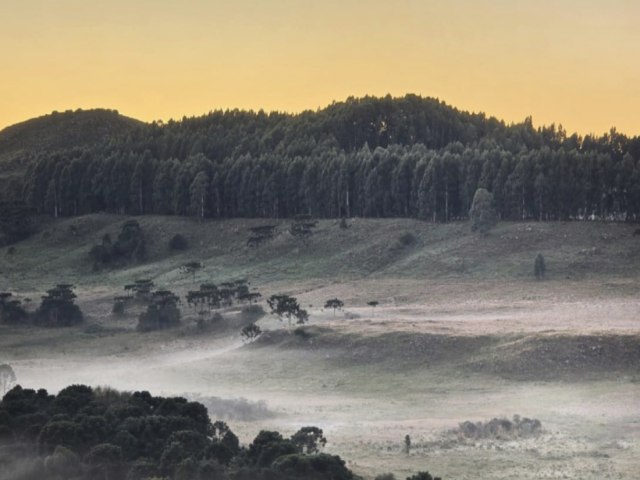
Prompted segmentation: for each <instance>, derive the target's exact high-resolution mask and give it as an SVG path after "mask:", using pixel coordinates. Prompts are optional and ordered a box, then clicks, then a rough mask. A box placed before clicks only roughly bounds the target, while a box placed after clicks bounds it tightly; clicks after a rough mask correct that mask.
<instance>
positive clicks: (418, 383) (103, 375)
mask: <svg viewBox="0 0 640 480" xmlns="http://www.w3.org/2000/svg"><path fill="white" fill-rule="evenodd" d="M131 220H136V221H138V222H139V224H140V225H141V227H142V230H143V232H144V235H145V237H146V239H147V259H146V261H144V262H141V263H135V262H133V263H131V264H128V265H126V266H123V267H121V268H113V269H102V270H99V271H94V270H93V268H92V262H91V261H90V260H89V258H88V255H87V253H88V251H89V249H90V248H91V246H92V245H95V244H97V243H99V242H101V241H102V238H103V236H104V235H105V234H109V235H110V236H111V237H112V238H115V236H116V235H117V233H118V232H119V231H120V229H121V227H122V226H123V224H124V223H125V222H127V221H131ZM265 223H271V224H274V225H276V226H277V233H276V235H275V237H274V238H273V240H271V241H270V242H267V243H265V244H263V245H262V246H260V247H258V248H250V247H248V246H247V245H246V241H247V238H248V237H249V235H250V232H249V230H248V229H249V228H250V227H254V226H259V225H264V224H265ZM38 225H39V231H38V232H37V233H36V234H35V235H33V236H32V237H31V238H29V239H26V240H23V241H21V242H18V243H17V244H15V245H14V246H13V247H12V248H13V249H14V250H10V248H11V247H4V248H1V249H0V291H2V290H7V289H9V290H11V291H12V292H14V293H16V294H17V296H18V297H19V298H22V299H24V298H25V297H29V298H31V299H33V300H32V301H31V302H28V305H29V306H28V309H29V310H30V311H33V310H34V309H35V308H36V305H37V300H36V299H38V298H39V296H40V295H42V293H43V292H44V291H45V290H46V289H48V288H50V287H51V286H52V285H53V284H55V283H58V282H70V283H74V284H75V285H76V286H77V288H76V293H77V294H78V298H77V303H78V304H79V306H80V307H81V308H82V311H83V313H84V314H85V316H86V322H85V323H84V324H82V325H79V326H76V327H69V328H38V327H33V326H25V327H23V326H12V325H0V352H2V353H3V358H2V360H3V361H4V362H8V363H10V364H11V365H12V366H13V367H14V369H15V372H16V375H17V376H18V377H19V379H20V382H23V385H28V386H38V387H40V386H42V387H45V388H48V389H50V390H57V389H60V388H62V387H63V386H65V385H69V384H78V383H86V384H90V385H105V384H108V385H112V386H113V387H116V388H120V389H125V390H140V389H148V390H153V391H162V392H166V393H171V394H172V395H180V396H185V397H187V398H201V397H204V398H206V397H208V396H215V397H216V398H218V400H220V398H222V399H224V402H225V403H226V404H229V405H238V406H239V407H241V406H242V405H247V402H249V404H250V405H264V402H267V404H266V405H268V412H273V413H274V415H265V416H261V417H259V418H253V419H250V420H246V421H239V420H238V419H234V428H236V426H237V433H238V435H239V437H240V439H241V441H242V442H244V443H248V442H250V440H251V438H253V437H255V435H256V434H257V433H258V432H259V431H260V430H274V429H276V428H277V427H278V428H280V427H282V428H285V429H286V430H287V432H286V433H293V432H295V431H296V430H297V429H298V428H300V426H303V425H309V424H311V423H313V424H317V425H320V426H321V427H322V428H323V429H325V430H326V431H327V433H328V434H330V438H331V439H332V441H331V444H329V445H327V450H328V451H329V452H335V453H341V454H342V453H343V452H344V456H345V458H346V459H348V461H349V462H350V463H349V465H350V468H353V469H354V471H355V472H357V473H358V474H361V475H362V476H363V478H365V479H367V480H372V479H373V478H375V475H377V474H378V473H379V472H381V471H394V472H397V473H399V474H401V475H400V476H398V477H397V478H406V476H407V475H409V474H410V470H413V471H417V470H419V469H424V468H425V466H428V468H429V469H430V470H431V471H436V472H439V473H440V472H442V475H443V476H445V475H446V478H475V477H476V476H477V471H478V468H479V467H478V465H481V466H482V469H483V478H487V479H492V480H498V479H504V478H531V479H533V478H537V477H536V475H537V472H538V471H539V470H536V468H538V467H539V466H540V465H541V464H543V465H544V467H545V469H547V470H545V471H549V472H556V471H562V472H567V477H569V478H599V476H598V475H599V472H601V471H603V470H607V471H611V472H613V473H614V474H615V475H614V476H615V477H616V478H633V474H634V473H635V472H636V471H637V458H638V450H639V446H640V443H638V429H637V418H635V417H634V415H633V413H635V410H634V408H633V407H634V406H635V405H636V404H637V398H638V394H639V391H638V385H639V383H638V372H639V371H640V370H639V369H640V355H639V354H638V352H639V351H640V350H639V346H640V336H639V334H638V322H637V314H638V302H637V298H638V295H639V294H640V282H638V271H639V267H640V265H639V263H640V255H639V253H640V252H639V251H638V247H639V244H638V237H637V236H634V232H635V227H634V226H633V225H630V224H622V223H620V224H619V223H602V222H518V223H516V222H501V223H499V224H498V226H497V227H496V228H494V229H493V230H491V231H490V232H489V233H488V234H487V235H480V234H477V233H472V232H470V230H469V225H468V223H467V222H451V223H448V224H437V223H436V224H434V223H427V222H423V221H418V220H412V219H366V218H364V219H363V218H357V219H351V220H349V221H348V228H346V229H345V228H340V221H338V220H320V221H319V223H318V225H317V227H316V228H315V230H316V231H315V233H314V234H313V235H312V236H311V237H310V238H309V239H308V241H307V242H306V244H304V243H302V242H300V241H297V240H296V239H295V238H293V237H292V236H291V235H290V234H289V233H288V226H289V221H287V220H282V219H279V220H272V219H270V220H263V219H233V220H205V221H198V220H197V219H195V218H188V217H177V216H158V215H144V216H136V217H130V216H121V215H112V214H92V215H83V216H79V217H74V218H66V219H57V220H52V219H44V220H43V221H42V222H40V223H39V224H38ZM176 233H180V234H182V235H184V236H185V237H186V239H187V241H188V243H189V249H188V250H186V251H180V252H172V251H169V250H168V248H167V245H168V243H169V240H170V239H171V238H172V236H173V235H174V234H176ZM538 252H541V253H542V254H543V255H544V256H545V259H546V263H547V267H548V269H547V278H546V280H544V281H536V280H535V279H534V278H533V260H534V257H535V255H536V254H537V253H538ZM191 260H197V261H201V262H203V263H204V268H203V269H202V270H201V271H199V272H197V273H196V276H195V279H193V278H192V277H191V276H190V275H185V274H184V273H183V272H181V270H180V266H181V265H184V264H185V263H186V262H188V261H191ZM138 278H151V279H153V280H154V282H155V284H156V285H157V287H158V288H160V289H162V288H169V289H171V291H173V292H176V293H177V294H179V295H180V296H181V298H184V295H185V294H186V292H187V291H188V290H193V289H194V288H197V285H198V284H200V283H204V282H209V281H210V282H213V283H216V284H220V283H221V282H224V281H228V280H236V279H239V278H247V279H248V280H249V281H250V286H251V288H257V289H258V290H259V292H260V293H262V295H263V301H262V302H261V305H262V306H263V307H265V308H266V304H265V303H266V302H264V297H266V296H268V295H271V294H274V293H287V294H291V295H294V296H296V297H297V299H298V300H299V301H300V304H301V305H302V306H303V307H304V308H305V309H308V312H309V315H310V320H309V325H306V326H304V327H303V328H301V329H294V328H287V326H286V322H284V323H283V322H281V321H279V320H278V319H277V318H276V317H275V316H272V315H265V316H264V317H262V318H260V319H259V320H258V324H259V325H260V328H261V329H262V331H263V332H264V333H263V335H262V336H261V337H260V338H259V339H258V340H257V341H255V342H253V343H251V344H248V345H247V344H246V343H245V342H243V340H242V338H241V337H240V334H239V332H240V330H241V328H242V327H243V326H244V325H246V324H247V323H248V322H251V321H255V317H253V318H248V317H247V316H245V315H243V311H242V310H241V308H242V307H240V308H238V307H237V306H233V307H229V308H224V309H221V310H220V312H219V313H220V314H221V315H222V318H217V319H216V320H215V322H213V323H212V324H211V325H210V326H209V327H208V328H204V329H203V328H200V327H199V324H198V320H199V319H200V318H199V316H198V314H197V313H196V312H195V311H194V310H193V309H192V308H190V307H189V306H188V305H187V304H186V303H185V304H183V305H182V306H181V309H182V314H183V317H182V323H181V325H180V326H179V327H176V328H173V329H168V330H163V331H155V332H138V331H136V330H135V325H136V321H137V318H138V315H139V313H140V312H142V311H143V310H144V308H145V307H144V305H131V306H130V307H129V308H128V310H127V312H126V313H125V314H124V315H123V316H118V315H114V314H112V307H113V303H114V297H115V296H118V295H121V294H122V292H123V286H124V285H125V284H128V283H131V282H132V280H134V279H138ZM334 297H338V298H340V299H341V300H343V301H344V302H345V307H344V310H342V311H338V312H337V313H336V314H335V315H334V312H332V311H330V310H327V309H324V308H323V305H324V302H325V301H326V300H327V299H330V298H334ZM371 300H377V301H379V305H378V306H376V307H375V308H373V307H371V306H369V305H368V304H367V302H369V301H371ZM188 392H194V393H195V396H194V394H191V395H188ZM239 397H240V398H239ZM261 402H262V403H261ZM265 408H266V407H265ZM514 415H518V416H520V415H522V416H523V417H525V416H526V417H527V418H534V419H539V420H540V421H541V422H542V426H543V431H542V432H541V434H540V436H539V437H532V438H517V439H512V438H507V439H503V438H491V439H487V440H482V439H477V440H473V441H467V440H465V439H461V438H460V437H459V436H457V435H456V434H452V433H451V432H452V429H455V428H456V427H458V426H459V425H460V424H462V423H463V422H469V421H470V422H473V423H474V424H475V423H476V422H480V421H486V420H489V419H492V418H502V417H505V418H514ZM605 420H606V421H605ZM406 435H410V436H411V441H412V451H411V454H410V455H408V454H406V453H402V450H401V448H402V440H403V438H405V436H406ZM363 438H364V439H366V440H363ZM613 439H615V441H614V440H613ZM351 462H352V463H351ZM593 462H595V463H593ZM469 472H472V473H469ZM505 472H506V474H505ZM527 472H534V473H533V474H531V475H529V474H528V473H527ZM594 472H595V473H594ZM538 476H539V475H538ZM549 476H553V475H552V474H551V473H550V474H549Z"/></svg>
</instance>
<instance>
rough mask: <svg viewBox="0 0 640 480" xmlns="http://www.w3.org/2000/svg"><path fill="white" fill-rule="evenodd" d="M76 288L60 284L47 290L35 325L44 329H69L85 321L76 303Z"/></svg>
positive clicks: (37, 313)
mask: <svg viewBox="0 0 640 480" xmlns="http://www.w3.org/2000/svg"><path fill="white" fill-rule="evenodd" d="M73 289H74V286H73V285H69V284H59V285H57V286H56V287H55V288H52V289H50V290H47V294H46V295H45V296H43V297H42V302H41V303H40V307H39V308H38V310H37V311H36V312H35V315H34V323H35V324H36V325H40V326H43V327H69V326H72V325H77V324H79V323H82V322H83V321H84V317H83V315H82V311H81V310H80V307H78V306H77V305H76V304H75V303H74V301H75V298H76V294H75V293H73Z"/></svg>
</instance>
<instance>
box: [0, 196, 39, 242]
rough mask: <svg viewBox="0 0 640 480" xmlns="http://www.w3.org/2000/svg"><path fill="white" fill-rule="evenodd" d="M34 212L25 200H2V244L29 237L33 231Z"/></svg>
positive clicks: (0, 228)
mask: <svg viewBox="0 0 640 480" xmlns="http://www.w3.org/2000/svg"><path fill="white" fill-rule="evenodd" d="M33 213H34V212H33V209H31V208H29V206H28V205H27V204H26V203H24V202H21V201H13V202H0V246H4V245H9V244H11V243H15V242H17V241H20V240H22V239H24V238H26V237H28V236H29V235H30V234H31V233H32V232H33V226H32V216H33Z"/></svg>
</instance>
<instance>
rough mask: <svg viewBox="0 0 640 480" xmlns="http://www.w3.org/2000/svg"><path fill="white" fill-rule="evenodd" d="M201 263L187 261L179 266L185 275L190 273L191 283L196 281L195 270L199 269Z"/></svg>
mask: <svg viewBox="0 0 640 480" xmlns="http://www.w3.org/2000/svg"><path fill="white" fill-rule="evenodd" d="M202 267H203V265H202V264H201V263H200V262H187V263H185V264H184V265H182V266H181V267H180V270H181V271H182V273H184V274H185V275H191V277H192V280H193V283H196V272H197V271H198V270H201V269H202Z"/></svg>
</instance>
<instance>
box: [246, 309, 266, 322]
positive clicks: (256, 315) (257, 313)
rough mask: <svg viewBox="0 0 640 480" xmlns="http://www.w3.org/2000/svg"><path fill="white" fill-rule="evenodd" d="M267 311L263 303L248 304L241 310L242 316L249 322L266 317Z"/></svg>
mask: <svg viewBox="0 0 640 480" xmlns="http://www.w3.org/2000/svg"><path fill="white" fill-rule="evenodd" d="M266 314H267V312H265V311H264V308H262V305H246V306H244V307H242V310H240V316H241V317H242V319H243V320H246V321H247V322H252V323H253V322H255V321H257V320H260V319H261V318H262V317H264V316H265V315H266Z"/></svg>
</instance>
